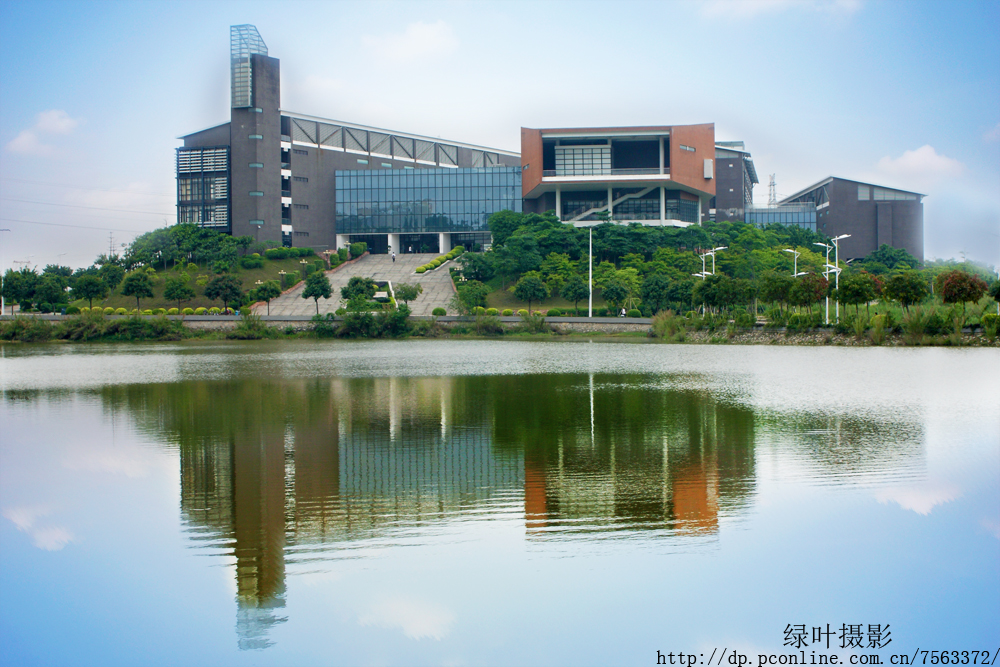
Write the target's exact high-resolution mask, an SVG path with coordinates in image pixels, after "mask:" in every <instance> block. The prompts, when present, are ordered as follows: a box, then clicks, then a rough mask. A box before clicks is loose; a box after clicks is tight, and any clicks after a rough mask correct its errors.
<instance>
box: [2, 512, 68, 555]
mask: <svg viewBox="0 0 1000 667" xmlns="http://www.w3.org/2000/svg"><path fill="white" fill-rule="evenodd" d="M49 513H50V510H49V509H48V508H45V507H42V506H26V507H9V508H7V509H5V510H4V511H3V516H4V517H5V518H6V519H9V520H10V521H11V522H12V523H13V524H14V525H15V526H17V529H18V530H20V531H21V532H22V533H28V534H29V535H31V541H32V542H34V544H35V546H36V547H38V548H39V549H44V550H46V551H59V550H60V549H62V548H63V547H65V546H66V545H67V544H69V543H70V542H72V541H73V533H71V532H69V531H68V530H66V529H65V528H63V527H62V526H46V527H42V528H35V527H34V526H35V522H36V521H37V520H38V519H40V518H41V517H43V516H46V515H48V514H49Z"/></svg>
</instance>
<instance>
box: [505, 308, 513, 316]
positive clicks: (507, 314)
mask: <svg viewBox="0 0 1000 667" xmlns="http://www.w3.org/2000/svg"><path fill="white" fill-rule="evenodd" d="M513 315H514V311H513V310H511V309H510V308H504V309H503V316H504V317H511V316H513Z"/></svg>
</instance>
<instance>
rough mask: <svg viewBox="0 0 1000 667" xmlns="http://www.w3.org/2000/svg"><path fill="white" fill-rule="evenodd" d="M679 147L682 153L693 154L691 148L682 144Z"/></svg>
mask: <svg viewBox="0 0 1000 667" xmlns="http://www.w3.org/2000/svg"><path fill="white" fill-rule="evenodd" d="M680 147H681V150H682V151H688V152H690V153H694V148H692V147H691V146H685V145H684V144H681V145H680Z"/></svg>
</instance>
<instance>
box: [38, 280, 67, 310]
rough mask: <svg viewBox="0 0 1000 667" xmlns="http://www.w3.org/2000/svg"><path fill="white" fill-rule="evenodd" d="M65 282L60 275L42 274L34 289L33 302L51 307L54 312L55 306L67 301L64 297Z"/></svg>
mask: <svg viewBox="0 0 1000 667" xmlns="http://www.w3.org/2000/svg"><path fill="white" fill-rule="evenodd" d="M66 282H67V281H66V278H64V277H63V276H62V275H59V274H55V273H49V274H42V279H41V281H39V283H38V285H37V286H36V287H35V300H36V301H38V303H47V304H49V305H51V306H52V308H53V310H54V309H55V308H56V306H58V305H59V304H63V303H66V302H67V301H68V300H69V299H68V297H67V296H66Z"/></svg>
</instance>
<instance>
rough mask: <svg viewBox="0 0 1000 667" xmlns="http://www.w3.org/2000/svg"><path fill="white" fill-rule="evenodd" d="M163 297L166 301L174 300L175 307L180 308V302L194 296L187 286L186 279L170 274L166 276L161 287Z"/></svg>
mask: <svg viewBox="0 0 1000 667" xmlns="http://www.w3.org/2000/svg"><path fill="white" fill-rule="evenodd" d="M163 298H164V299H166V300H167V301H176V302H177V309H178V310H180V307H181V302H183V301H190V300H191V299H193V298H194V290H193V289H191V288H190V287H188V281H187V280H185V279H184V278H182V277H180V276H172V277H170V278H167V284H166V285H165V286H164V288H163Z"/></svg>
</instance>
